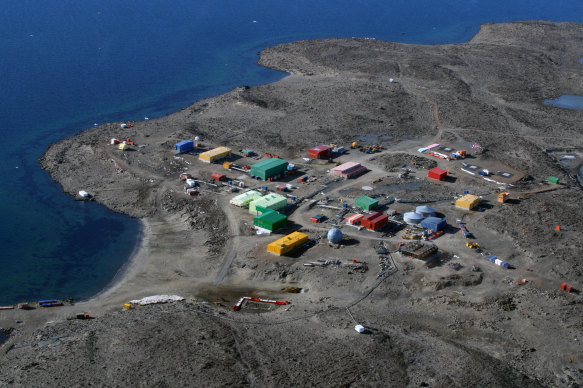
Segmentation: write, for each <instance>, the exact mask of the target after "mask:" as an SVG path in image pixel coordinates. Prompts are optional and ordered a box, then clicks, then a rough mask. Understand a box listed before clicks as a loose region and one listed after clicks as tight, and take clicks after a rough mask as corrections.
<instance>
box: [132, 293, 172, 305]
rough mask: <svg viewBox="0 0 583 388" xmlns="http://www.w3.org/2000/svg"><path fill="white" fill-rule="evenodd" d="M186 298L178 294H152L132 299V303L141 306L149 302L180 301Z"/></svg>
mask: <svg viewBox="0 0 583 388" xmlns="http://www.w3.org/2000/svg"><path fill="white" fill-rule="evenodd" d="M183 300H184V298H183V297H181V296H178V295H152V296H147V297H145V298H142V299H137V300H130V303H131V304H138V305H140V306H145V305H147V304H156V303H168V302H180V301H183Z"/></svg>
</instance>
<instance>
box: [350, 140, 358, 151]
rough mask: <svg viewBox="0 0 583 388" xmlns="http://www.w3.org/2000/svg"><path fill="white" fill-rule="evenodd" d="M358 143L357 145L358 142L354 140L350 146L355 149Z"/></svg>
mask: <svg viewBox="0 0 583 388" xmlns="http://www.w3.org/2000/svg"><path fill="white" fill-rule="evenodd" d="M356 145H357V144H356V142H355V141H353V142H352V144H351V145H350V148H352V149H355V148H356Z"/></svg>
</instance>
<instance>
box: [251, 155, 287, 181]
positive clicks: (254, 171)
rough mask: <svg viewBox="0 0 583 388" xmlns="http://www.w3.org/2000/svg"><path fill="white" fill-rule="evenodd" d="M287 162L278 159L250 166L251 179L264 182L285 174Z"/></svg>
mask: <svg viewBox="0 0 583 388" xmlns="http://www.w3.org/2000/svg"><path fill="white" fill-rule="evenodd" d="M287 165H288V162H286V161H285V160H283V159H280V158H271V159H267V160H264V161H262V162H259V163H256V164H254V165H253V166H251V171H250V174H251V176H252V177H259V179H262V180H264V181H266V180H269V178H273V177H277V176H279V175H281V174H283V173H284V172H285V170H286V169H287Z"/></svg>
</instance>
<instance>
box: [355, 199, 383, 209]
mask: <svg viewBox="0 0 583 388" xmlns="http://www.w3.org/2000/svg"><path fill="white" fill-rule="evenodd" d="M354 205H356V206H357V207H359V208H361V209H362V210H372V209H374V208H376V207H377V206H378V205H379V201H377V200H376V199H372V198H371V197H367V196H366V195H363V196H362V197H359V198H356V201H355V202H354Z"/></svg>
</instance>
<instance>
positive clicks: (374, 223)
mask: <svg viewBox="0 0 583 388" xmlns="http://www.w3.org/2000/svg"><path fill="white" fill-rule="evenodd" d="M388 223H389V216H388V215H386V214H384V213H380V212H374V213H372V214H369V215H368V216H366V217H364V218H363V219H362V221H361V222H360V224H361V225H362V226H364V227H365V228H367V229H370V230H379V229H380V228H382V227H383V226H385V225H386V224H388Z"/></svg>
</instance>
